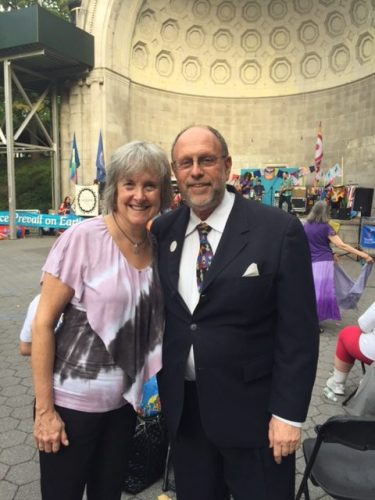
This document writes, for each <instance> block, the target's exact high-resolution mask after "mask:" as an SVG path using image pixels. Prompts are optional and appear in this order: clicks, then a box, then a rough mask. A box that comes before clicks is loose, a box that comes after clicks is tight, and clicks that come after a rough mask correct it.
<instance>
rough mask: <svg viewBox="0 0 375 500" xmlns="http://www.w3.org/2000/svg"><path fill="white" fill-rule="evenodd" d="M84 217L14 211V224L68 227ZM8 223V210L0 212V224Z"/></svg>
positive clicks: (5, 224) (6, 224) (57, 227)
mask: <svg viewBox="0 0 375 500" xmlns="http://www.w3.org/2000/svg"><path fill="white" fill-rule="evenodd" d="M83 220H85V219H84V217H77V216H76V215H52V214H38V213H35V212H25V211H20V212H18V211H16V225H17V226H25V227H48V228H55V229H68V228H69V227H70V226H73V225H74V224H78V223H79V222H82V221H83ZM8 225H9V212H0V226H8Z"/></svg>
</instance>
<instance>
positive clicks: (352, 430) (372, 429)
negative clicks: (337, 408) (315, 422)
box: [296, 415, 375, 500]
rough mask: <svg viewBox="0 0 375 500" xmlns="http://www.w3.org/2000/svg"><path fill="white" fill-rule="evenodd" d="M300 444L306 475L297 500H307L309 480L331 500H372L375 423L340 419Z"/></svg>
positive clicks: (349, 418) (328, 421) (364, 418)
mask: <svg viewBox="0 0 375 500" xmlns="http://www.w3.org/2000/svg"><path fill="white" fill-rule="evenodd" d="M316 431H317V437H316V438H308V439H305V440H304V441H303V444H302V447H303V453H304V456H305V460H306V468H305V472H304V475H303V478H302V481H301V484H300V487H299V489H298V492H297V495H296V500H300V498H301V496H302V494H304V496H305V499H306V500H310V496H309V490H308V483H307V481H308V479H309V478H310V479H311V481H312V483H313V484H314V485H315V486H320V488H322V489H323V490H324V491H325V492H326V493H327V494H328V495H330V496H331V497H332V498H337V499H340V500H374V498H375V474H374V464H375V419H373V418H367V417H352V416H346V415H339V416H336V417H331V418H329V419H328V420H327V421H326V422H325V423H324V424H322V425H320V426H317V428H316Z"/></svg>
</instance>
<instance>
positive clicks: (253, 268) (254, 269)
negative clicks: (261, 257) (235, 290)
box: [242, 262, 259, 278]
mask: <svg viewBox="0 0 375 500" xmlns="http://www.w3.org/2000/svg"><path fill="white" fill-rule="evenodd" d="M252 276H259V271H258V266H257V265H256V264H255V262H253V263H252V264H250V266H249V267H248V268H247V269H246V271H245V272H244V273H243V275H242V277H243V278H250V277H252Z"/></svg>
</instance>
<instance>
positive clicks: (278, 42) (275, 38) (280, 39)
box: [270, 26, 290, 50]
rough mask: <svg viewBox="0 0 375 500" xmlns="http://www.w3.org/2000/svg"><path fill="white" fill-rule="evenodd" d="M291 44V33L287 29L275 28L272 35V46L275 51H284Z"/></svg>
mask: <svg viewBox="0 0 375 500" xmlns="http://www.w3.org/2000/svg"><path fill="white" fill-rule="evenodd" d="M289 43H290V33H289V31H288V30H287V28H284V27H280V26H279V27H278V28H275V29H274V30H273V31H272V32H271V35H270V45H271V46H272V47H273V48H274V49H275V50H283V49H286V48H287V47H288V45H289Z"/></svg>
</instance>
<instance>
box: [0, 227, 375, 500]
mask: <svg viewBox="0 0 375 500" xmlns="http://www.w3.org/2000/svg"><path fill="white" fill-rule="evenodd" d="M53 241H54V238H53V237H48V236H45V237H42V238H38V237H28V238H26V239H24V240H16V241H0V280H1V281H0V282H1V287H0V304H1V306H0V325H1V326H0V499H1V500H38V499H40V494H39V483H38V476H39V466H38V456H37V453H36V451H35V449H34V444H33V439H32V435H31V427H32V415H31V413H32V401H33V389H32V384H31V373H30V363H29V360H28V359H25V358H22V357H21V356H19V355H18V352H17V345H18V335H19V331H20V328H21V325H22V322H23V319H24V316H25V312H26V309H27V306H28V304H29V302H30V300H31V299H32V298H33V297H34V295H35V294H36V293H37V291H38V282H39V277H40V268H41V265H42V263H43V262H44V260H45V257H46V255H47V253H48V251H49V248H50V247H51V245H52V243H53ZM341 263H342V266H343V267H344V268H345V269H346V270H347V271H348V272H349V273H350V274H352V275H353V276H355V275H356V274H358V272H359V264H358V263H357V262H354V261H352V260H351V259H349V258H348V257H343V258H342V259H341ZM301 279H303V278H302V277H301ZM374 288H375V272H373V273H372V275H371V276H370V280H369V283H368V287H367V289H366V291H365V294H364V296H363V297H362V300H361V302H360V304H359V311H358V312H356V311H346V312H344V314H343V320H342V321H341V322H340V323H336V322H327V323H326V324H325V325H324V326H325V333H323V334H322V335H321V347H320V361H319V369H318V376H317V379H316V384H315V388H314V395H313V399H312V403H311V406H310V411H309V416H308V419H307V421H306V424H305V426H304V436H313V435H314V426H315V425H316V424H319V423H322V422H324V421H325V420H326V419H327V418H328V417H329V416H331V415H335V414H340V413H342V409H341V401H342V399H339V401H337V402H336V403H335V402H332V401H328V400H326V399H325V398H324V396H323V395H322V391H323V388H324V386H325V381H326V379H327V376H328V373H329V371H330V369H331V368H332V359H333V353H334V347H335V344H336V337H337V333H338V331H339V330H340V328H342V327H343V326H345V325H346V324H349V323H355V322H356V319H357V316H358V313H362V312H363V311H364V310H365V309H366V308H367V307H368V306H369V305H370V304H371V303H372V302H373V300H374V298H375V294H374ZM359 373H360V370H359V367H355V368H354V369H353V371H352V374H351V376H350V386H349V389H350V388H351V386H352V387H354V386H355V385H356V384H357V382H358V378H359ZM303 469H304V460H303V458H302V457H301V454H300V453H299V455H298V460H297V470H298V477H297V484H299V482H300V478H301V471H303ZM161 493H162V491H161V482H160V481H159V482H158V483H156V484H155V485H153V486H152V487H151V488H149V489H148V490H146V491H144V492H142V493H140V494H138V495H137V496H136V497H133V496H131V495H126V494H124V495H123V497H122V499H123V500H125V499H126V500H130V499H133V500H156V499H157V497H158V495H161ZM168 495H169V496H170V497H171V498H175V497H174V496H173V493H172V492H169V493H168ZM311 498H312V500H317V499H326V498H328V497H327V496H325V495H324V494H323V492H322V491H321V490H320V489H319V488H314V487H311Z"/></svg>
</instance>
